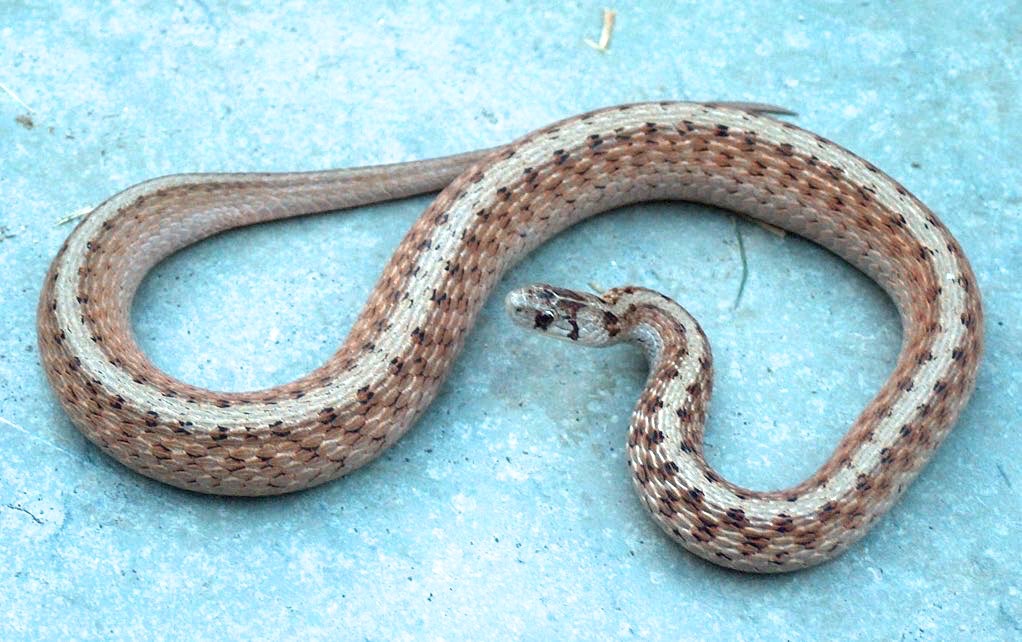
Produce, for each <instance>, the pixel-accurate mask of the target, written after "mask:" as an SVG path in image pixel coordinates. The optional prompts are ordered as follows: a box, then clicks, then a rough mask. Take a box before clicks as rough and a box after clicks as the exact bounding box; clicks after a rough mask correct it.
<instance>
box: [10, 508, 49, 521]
mask: <svg viewBox="0 0 1022 642" xmlns="http://www.w3.org/2000/svg"><path fill="white" fill-rule="evenodd" d="M4 508H10V509H11V510H16V511H18V512H19V513H25V514H26V515H28V516H29V517H31V518H32V521H33V522H35V523H36V524H45V523H46V522H44V521H43V520H41V519H39V518H38V517H36V515H35V513H33V512H32V511H30V510H28V509H27V508H25V507H23V506H18V505H17V504H4Z"/></svg>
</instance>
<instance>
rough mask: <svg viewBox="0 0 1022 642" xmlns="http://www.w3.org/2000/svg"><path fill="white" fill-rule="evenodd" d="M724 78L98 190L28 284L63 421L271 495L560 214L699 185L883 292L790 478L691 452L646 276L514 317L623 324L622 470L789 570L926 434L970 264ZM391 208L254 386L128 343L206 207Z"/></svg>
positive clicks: (546, 299) (346, 438)
mask: <svg viewBox="0 0 1022 642" xmlns="http://www.w3.org/2000/svg"><path fill="white" fill-rule="evenodd" d="M767 111H770V110H769V109H768V108H765V107H760V106H757V105H755V104H739V103H730V104H729V103H683V102H656V103H641V104H631V105H622V106H618V107H612V108H608V109H602V110H598V111H594V112H590V113H586V114H582V115H579V116H575V117H572V118H568V119H566V120H562V121H560V122H557V123H555V124H553V125H550V126H548V127H545V128H543V129H540V130H538V131H535V132H533V133H530V134H528V135H526V136H525V137H523V138H521V139H520V140H518V141H516V142H514V143H512V144H510V145H506V146H503V147H499V148H495V149H492V150H483V151H479V152H472V153H468V154H462V155H459V156H451V157H445V158H438V159H433V160H425V161H417V162H411V163H404V164H397V165H387V166H379V167H370V168H361V169H351V170H331V171H323V172H308V173H279V174H193V175H179V176H168V177H164V178H158V179H155V180H151V181H148V182H144V183H141V184H139V185H135V186H134V187H131V188H129V189H127V190H125V191H123V192H121V193H119V194H117V195H115V196H113V197H112V198H110V199H109V200H107V201H106V202H105V203H103V204H102V205H100V206H99V207H98V208H96V209H95V210H94V211H93V212H92V213H91V214H90V215H89V216H87V217H86V218H85V219H84V220H83V221H82V222H81V223H80V224H79V225H78V227H77V228H76V229H75V231H74V232H73V233H72V234H71V235H70V236H69V238H68V239H67V241H66V242H65V243H64V245H63V246H62V247H61V249H60V250H59V252H58V254H57V256H56V258H55V259H54V260H53V263H52V266H51V267H50V270H49V273H48V274H47V276H46V280H45V284H44V286H43V289H42V293H41V297H40V302H39V313H38V332H39V347H40V351H41V355H42V362H43V365H44V368H45V370H46V373H47V375H48V377H49V380H50V383H51V384H52V386H53V389H54V390H55V391H56V395H57V397H58V399H59V400H60V402H61V404H62V405H63V407H64V409H65V410H66V412H67V414H68V415H69V416H70V418H71V419H72V421H73V422H74V423H75V425H76V426H77V427H78V428H79V429H80V430H81V431H82V432H83V433H84V434H85V435H86V436H87V437H88V438H89V439H90V440H91V441H92V442H94V443H95V444H96V445H98V446H99V447H100V448H101V449H102V450H103V451H105V452H106V453H108V454H110V455H111V456H113V457H114V458H116V459H117V460H118V461H120V462H122V463H124V464H125V465H127V466H129V467H130V468H132V469H134V470H136V471H138V472H139V473H141V474H143V475H147V476H149V477H152V478H154V479H158V480H160V481H163V482H166V483H168V484H171V485H174V486H177V487H180V488H185V489H189V490H193V491H199V492H204V493H216V494H227V495H272V494H279V493H287V492H291V491H296V490H299V489H303V488H308V487H311V486H315V485H318V484H322V483H324V482H327V481H330V480H332V479H336V478H337V477H340V476H341V475H344V474H345V473H348V472H350V471H352V470H354V469H356V468H358V467H359V466H362V465H363V464H365V463H366V462H369V461H371V460H372V459H373V458H374V457H376V456H377V455H379V454H380V452H382V451H383V450H384V449H386V448H387V447H389V446H390V445H392V444H393V443H394V442H395V441H397V440H398V439H399V438H400V437H401V436H402V435H403V434H404V433H405V432H406V431H407V430H408V428H409V427H410V426H411V425H412V424H413V422H414V421H415V419H416V418H417V417H418V416H419V415H420V414H421V412H422V411H423V409H424V408H425V407H426V406H427V405H428V404H429V403H430V401H431V400H432V399H433V397H434V396H435V395H436V393H437V389H438V387H439V386H440V384H441V382H442V381H443V379H444V377H445V375H446V374H447V373H448V371H449V370H450V366H451V363H452V361H453V360H454V358H455V356H456V355H457V354H458V352H459V350H460V348H461V347H462V345H463V343H464V340H465V336H466V334H467V333H468V331H469V329H470V328H471V327H472V325H473V323H474V321H475V319H476V316H477V314H478V312H479V310H480V308H481V306H482V305H483V303H484V302H485V301H486V299H487V297H488V295H489V293H490V292H491V290H492V289H493V287H494V285H495V284H496V283H497V282H498V280H499V279H500V278H501V275H502V274H504V272H505V270H507V268H508V267H509V266H511V265H512V264H514V263H515V262H516V261H517V260H519V259H521V258H522V257H523V256H524V255H525V254H526V253H528V252H529V251H530V250H532V249H533V248H535V247H536V246H538V245H539V244H541V243H543V242H544V241H546V240H547V239H549V238H550V237H551V236H553V235H555V234H557V233H558V232H560V231H561V230H563V229H565V228H567V227H569V226H571V225H573V224H575V223H577V222H579V221H581V220H583V219H586V218H588V217H590V216H593V215H594V214H597V213H599V212H603V211H606V210H609V209H613V208H616V207H620V206H622V205H626V204H629V203H636V202H641V201H648V200H653V199H679V200H685V201H694V202H699V203H706V204H710V205H715V206H718V207H722V208H726V209H729V210H734V211H738V212H742V213H745V214H747V215H749V216H752V217H755V218H756V219H759V220H762V221H764V222H766V223H769V224H771V225H775V226H778V227H781V228H783V229H785V230H788V231H790V232H793V233H795V234H798V235H801V236H803V237H806V238H808V239H810V240H812V241H814V242H816V243H818V244H820V245H822V246H823V247H825V248H827V249H829V250H831V251H832V252H834V253H836V254H838V255H839V256H841V257H843V258H844V259H845V260H846V261H848V262H849V263H851V264H852V265H854V266H855V267H857V268H858V269H860V270H861V271H862V272H864V273H865V274H867V275H868V276H869V277H870V278H872V279H873V280H874V281H875V282H876V283H878V284H879V285H880V286H881V287H882V288H883V289H884V290H885V291H886V292H887V293H888V294H889V296H891V298H892V299H893V300H894V302H895V304H896V306H897V308H898V311H899V313H900V315H901V319H902V327H903V340H902V347H901V352H900V355H899V357H898V359H897V363H896V366H895V368H894V371H893V372H892V373H891V375H890V377H889V379H888V380H887V382H886V383H885V384H884V385H883V387H882V388H881V389H880V391H879V392H878V393H877V394H876V396H875V397H874V398H873V399H872V401H871V402H870V403H869V404H868V405H867V406H866V408H865V410H863V411H862V413H861V415H859V417H858V419H856V421H855V422H854V423H853V424H852V426H851V428H850V429H849V430H848V432H847V433H846V434H845V436H844V437H843V439H842V440H841V442H840V443H839V445H838V446H837V448H836V449H835V451H834V453H833V454H832V455H831V456H830V458H829V459H828V460H827V461H826V463H824V464H823V466H822V467H821V468H820V469H819V470H818V471H817V472H816V473H815V474H813V475H812V476H811V477H810V478H808V479H806V480H805V481H804V482H802V483H800V484H798V485H797V486H795V487H792V488H788V489H785V490H780V491H771V492H761V491H754V490H749V489H745V488H741V487H738V486H736V485H734V484H732V483H730V482H728V481H727V480H725V479H723V478H722V477H721V476H720V475H719V474H717V473H716V472H715V471H714V470H713V469H712V468H711V467H710V466H709V465H708V464H707V463H706V461H705V459H704V458H703V448H702V436H703V424H704V421H705V417H706V410H707V404H708V400H709V395H710V388H711V371H712V358H711V356H710V352H709V347H708V344H707V343H706V340H705V337H704V336H703V333H702V331H701V330H700V329H699V326H698V324H697V323H696V322H695V321H694V320H693V319H692V318H691V317H690V316H688V314H687V313H685V311H684V310H683V309H682V308H681V307H680V306H678V305H677V304H676V303H674V302H672V301H670V300H669V299H667V298H666V297H664V296H662V295H659V294H657V293H655V292H651V291H649V290H645V289H642V288H617V289H615V290H612V291H610V292H607V293H605V294H604V295H602V296H597V295H593V294H582V293H578V292H572V291H570V290H561V289H559V288H553V287H550V286H530V287H529V288H525V289H522V290H516V291H514V292H513V293H512V294H511V295H509V297H508V300H507V306H508V310H509V312H510V313H511V314H512V316H513V317H514V318H515V320H516V321H517V322H518V323H520V324H522V325H526V326H528V327H530V328H533V329H534V330H537V331H540V332H544V333H546V334H552V335H554V336H557V337H560V338H563V339H566V340H573V341H577V342H580V343H586V344H589V345H602V344H606V343H611V342H614V341H618V340H627V341H632V342H635V343H638V344H639V345H641V346H643V348H644V349H645V351H646V353H647V355H648V356H649V359H650V363H651V371H650V376H649V380H648V382H647V386H646V388H645V390H644V392H643V393H642V396H641V399H640V400H639V403H638V405H637V407H636V408H635V411H634V413H633V415H632V421H631V426H630V429H629V436H628V460H629V465H630V467H631V470H632V473H633V478H634V482H635V487H636V489H637V490H638V493H639V496H640V498H641V499H642V501H643V502H644V503H645V505H646V506H647V507H648V509H649V511H650V513H651V514H652V515H653V517H654V518H655V519H656V521H657V522H658V523H659V524H660V526H661V527H662V528H663V529H664V531H665V532H666V533H668V535H669V536H670V537H672V538H673V539H674V540H676V541H677V542H679V543H680V544H681V545H682V546H684V547H685V548H686V549H688V550H690V551H692V552H693V553H695V554H697V555H699V556H701V557H703V558H705V559H707V560H709V561H711V562H714V563H717V564H720V565H723V566H727V567H730V568H734V569H739V570H744V571H755V572H777V571H789V570H794V569H799V568H804V567H808V566H812V565H814V564H818V563H820V562H822V561H824V560H827V559H830V558H832V557H834V556H836V555H837V554H839V553H840V552H841V551H843V550H845V549H846V548H847V547H848V546H849V545H850V544H852V543H853V542H855V541H856V540H858V539H859V538H860V537H862V536H863V535H864V534H865V533H866V532H867V530H868V529H869V528H870V526H871V525H872V524H873V523H874V522H875V521H876V519H877V518H878V517H879V516H880V515H882V514H883V513H884V512H885V511H886V510H887V509H888V508H889V507H890V506H891V505H892V503H893V502H894V501H895V500H896V499H897V498H898V497H899V496H900V494H901V493H902V491H903V490H904V489H905V487H906V486H907V485H908V484H909V483H910V482H911V480H912V479H913V478H914V477H915V475H916V474H917V473H918V472H919V470H920V469H921V468H922V467H923V466H924V465H925V464H926V462H927V461H928V460H929V459H930V458H931V456H932V454H933V452H934V450H935V449H936V448H937V446H938V445H939V444H940V443H941V441H942V440H943V439H944V437H945V436H946V435H947V433H948V432H949V430H950V429H951V427H952V425H953V424H954V422H955V420H956V418H957V416H958V414H959V411H960V410H961V409H962V407H963V406H964V405H965V403H966V402H967V400H968V398H969V396H970V394H971V392H972V389H973V387H974V384H975V380H976V372H977V368H978V365H979V361H980V356H981V352H982V340H983V320H982V319H983V316H982V307H981V303H980V294H979V291H978V288H977V285H976V280H975V277H974V276H973V273H972V270H971V268H970V266H969V263H968V261H967V260H966V258H965V256H964V254H963V253H962V250H961V248H960V247H959V245H958V243H957V242H956V241H955V239H954V238H953V237H952V235H951V234H950V233H949V232H948V230H947V228H946V227H945V226H944V225H943V224H942V223H941V222H940V221H939V220H938V219H937V217H936V216H934V215H933V214H932V213H931V212H930V211H929V210H928V209H927V208H926V206H925V205H923V204H922V203H921V202H920V201H919V200H918V199H916V198H915V197H914V196H912V195H911V194H910V193H908V191H906V190H905V189H904V188H903V187H902V186H901V185H899V184H898V183H897V182H896V181H894V180H893V179H891V178H890V177H888V176H887V175H885V174H884V173H882V172H881V171H880V170H878V169H877V168H876V167H874V166H873V165H872V164H870V163H868V162H866V161H864V160H862V159H860V158H859V157H857V156H855V155H854V154H852V153H851V152H848V151H846V150H844V149H843V148H841V147H840V146H838V145H836V144H834V143H832V142H830V141H828V140H826V139H824V138H822V137H820V136H817V135H815V134H813V133H810V132H808V131H805V130H803V129H800V128H799V127H797V126H795V125H792V124H790V123H787V122H781V121H780V120H778V119H775V118H772V117H770V116H769V115H767V114H766V113H764V112H767ZM441 189H442V191H441V192H440V194H439V195H438V196H437V198H436V200H435V201H433V203H432V204H431V205H430V206H429V208H428V209H427V210H426V211H425V212H424V213H423V214H422V216H421V217H420V218H419V219H418V221H417V222H416V223H415V224H414V225H413V226H412V227H411V229H410V230H409V231H408V233H407V235H406V236H405V237H404V240H403V241H402V242H401V243H400V245H399V247H398V248H397V250H396V251H395V252H394V255H393V256H392V257H391V259H390V261H389V263H388V264H387V265H386V267H385V268H384V270H383V274H382V275H381V276H380V279H379V281H378V283H377V285H376V287H375V289H374V290H373V291H372V294H371V295H370V297H369V299H368V302H367V303H366V304H365V307H364V308H363V310H362V312H361V314H360V315H359V316H358V318H357V320H356V322H355V323H354V325H353V327H352V329H351V331H350V334H349V335H348V337H347V339H346V341H345V342H344V344H343V345H342V346H341V347H340V348H339V349H338V351H337V352H336V353H335V354H334V355H333V356H332V357H330V359H329V360H327V361H326V363H324V364H323V365H322V366H321V367H319V368H317V369H316V370H314V371H313V372H310V373H309V374H307V375H305V376H303V377H301V378H299V379H297V380H296V381H293V382H291V383H288V384H286V385H282V386H279V387H275V388H271V389H267V390H260V391H255V392H244V393H237V392H229V393H228V392H213V391H209V390H205V389H202V388H198V387H195V386H191V385H188V384H185V383H182V382H180V381H177V380H175V379H173V378H171V377H170V376H168V375H166V374H165V373H163V372H161V371H160V370H158V369H157V368H156V367H154V366H153V364H152V363H151V362H150V361H149V360H148V359H147V358H146V357H145V355H143V354H142V352H141V351H140V349H139V347H138V345H137V344H136V341H135V339H134V336H133V332H132V328H131V321H130V307H131V302H132V298H133V296H134V293H135V291H136V289H137V287H138V285H139V283H140V282H141V280H142V278H143V277H144V275H145V274H146V272H147V271H148V270H149V269H150V268H151V267H152V266H154V265H155V264H156V263H158V262H159V261H160V260H162V259H163V258H165V257H166V256H168V255H170V254H171V253H173V252H175V251H177V250H178V249H180V248H183V247H185V246H187V245H189V244H191V243H194V242H196V241H198V240H200V239H202V238H205V237H208V236H210V235H213V234H216V233H218V232H220V231H223V230H226V229H229V228H234V227H238V226H243V225H249V224H253V223H258V222H262V221H269V220H274V219H280V218H284V217H290V216H296V215H301V214H308V213H314V212H326V211H333V210H339V209H344V208H349V207H355V206H358V205H363V204H367V203H373V202H378V201H382V200H387V199H395V198H402V197H407V196H410V195H414V194H419V193H423V192H429V191H437V190H441Z"/></svg>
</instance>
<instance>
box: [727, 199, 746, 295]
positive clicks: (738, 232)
mask: <svg viewBox="0 0 1022 642" xmlns="http://www.w3.org/2000/svg"><path fill="white" fill-rule="evenodd" d="M731 223H732V224H733V225H734V226H735V237H736V238H737V239H738V256H739V257H740V258H741V260H742V280H741V281H739V282H738V294H736V295H735V302H734V303H733V304H731V309H732V310H737V309H738V304H739V303H741V301H742V293H744V292H745V282H746V281H747V280H748V279H749V259H748V257H747V256H746V255H745V239H743V238H742V229H741V228H740V227H738V217H737V216H735V217H732V218H731Z"/></svg>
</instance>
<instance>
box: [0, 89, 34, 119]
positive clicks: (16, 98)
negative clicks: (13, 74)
mask: <svg viewBox="0 0 1022 642" xmlns="http://www.w3.org/2000/svg"><path fill="white" fill-rule="evenodd" d="M0 89H3V90H4V93H6V94H7V95H8V96H10V97H11V98H13V99H14V101H15V102H16V103H18V104H19V105H21V106H22V107H24V108H25V109H27V110H28V111H30V112H33V113H35V110H34V109H32V108H31V107H29V106H28V103H26V102H25V101H24V100H22V99H21V97H20V96H18V94H16V93H14V91H13V90H12V89H11V88H10V87H8V86H7V85H5V84H3V83H2V82H0Z"/></svg>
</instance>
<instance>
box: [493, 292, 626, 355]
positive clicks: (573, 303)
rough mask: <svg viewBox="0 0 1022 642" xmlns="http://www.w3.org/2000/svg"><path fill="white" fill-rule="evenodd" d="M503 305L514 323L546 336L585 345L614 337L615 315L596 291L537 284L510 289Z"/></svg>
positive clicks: (606, 342) (606, 340) (597, 343)
mask: <svg viewBox="0 0 1022 642" xmlns="http://www.w3.org/2000/svg"><path fill="white" fill-rule="evenodd" d="M504 307H505V308H506V309H507V313H508V314H509V315H510V316H511V319H512V320H513V321H514V322H515V324H516V325H519V326H521V327H523V328H527V329H529V330H534V331H536V332H541V333H543V334H545V335H547V336H551V337H556V338H558V339H563V340H565V341H572V342H575V343H581V344H583V345H588V346H605V345H609V344H611V343H616V341H617V339H616V336H617V334H618V328H619V325H620V322H619V320H618V317H617V315H615V314H614V313H613V311H611V307H610V305H609V304H608V303H607V302H606V301H604V300H603V299H602V298H600V297H598V296H596V295H595V294H587V293H585V292H576V291H575V290H565V289H563V288H558V287H554V286H552V285H546V284H536V285H529V286H526V287H524V288H518V289H517V290H512V291H511V292H509V293H508V295H507V298H506V299H504Z"/></svg>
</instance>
